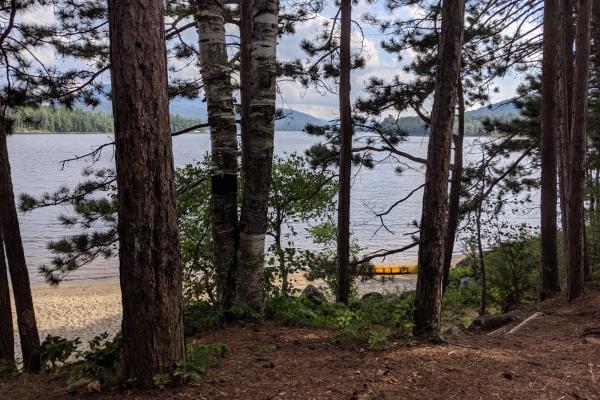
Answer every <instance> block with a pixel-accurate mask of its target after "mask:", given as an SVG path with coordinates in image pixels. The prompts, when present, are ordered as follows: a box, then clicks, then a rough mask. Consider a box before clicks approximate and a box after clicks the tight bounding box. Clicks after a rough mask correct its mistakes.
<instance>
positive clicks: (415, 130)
mask: <svg viewBox="0 0 600 400" xmlns="http://www.w3.org/2000/svg"><path fill="white" fill-rule="evenodd" d="M517 113H518V110H517V108H516V107H515V106H514V104H512V99H511V100H505V101H501V102H499V103H495V104H491V105H489V106H484V107H480V108H477V109H475V110H472V111H467V112H466V113H465V135H466V136H477V135H480V134H481V128H482V122H483V120H484V119H486V118H490V117H493V118H498V119H508V118H511V117H513V116H515V115H516V114H517ZM383 125H384V127H385V128H386V129H390V130H394V129H402V130H403V131H404V132H406V133H407V134H408V135H409V136H424V135H427V134H428V129H427V128H426V127H425V125H424V123H423V120H422V119H421V118H419V117H400V118H398V119H394V118H393V117H392V116H388V117H387V118H386V119H385V120H384V121H383ZM455 129H456V124H455Z"/></svg>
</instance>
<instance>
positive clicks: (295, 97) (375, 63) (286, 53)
mask: <svg viewBox="0 0 600 400" xmlns="http://www.w3.org/2000/svg"><path fill="white" fill-rule="evenodd" d="M367 12H369V13H372V14H376V15H382V16H388V17H390V18H398V17H402V16H407V15H409V14H410V13H413V12H414V11H413V10H411V9H408V8H404V9H401V10H398V11H396V12H395V14H393V15H391V14H390V12H389V11H388V10H386V9H385V8H384V6H383V1H382V0H379V1H377V2H375V3H374V4H368V3H367V2H366V1H364V0H362V1H360V2H359V3H358V5H356V6H355V7H354V8H353V19H355V20H357V21H361V19H362V18H361V17H362V16H363V15H364V14H365V13H367ZM333 15H334V10H333V8H332V7H329V8H327V9H325V10H324V12H323V13H322V14H321V15H319V17H318V18H316V19H314V20H312V21H309V22H307V23H305V24H303V25H301V26H298V27H297V29H296V33H295V34H294V35H288V36H285V37H283V38H281V39H280V41H279V43H278V48H277V52H278V57H279V58H280V59H282V60H291V59H295V58H298V57H300V58H305V57H304V53H303V52H302V51H301V50H300V47H299V44H300V42H301V40H302V39H304V38H311V37H314V35H315V34H316V33H317V32H319V31H320V29H321V26H322V23H323V21H324V20H326V19H328V18H331V17H332V16H333ZM21 18H22V19H23V20H24V21H26V22H37V23H44V22H52V21H53V20H54V17H53V12H52V10H51V9H50V8H47V7H45V8H39V9H37V10H35V11H33V12H28V13H27V14H24V15H22V16H21ZM361 26H362V29H363V32H364V41H363V43H362V45H363V46H364V47H363V50H364V51H365V53H364V54H365V56H366V66H365V68H363V69H358V70H353V71H352V92H351V95H352V98H353V100H356V99H357V98H359V97H361V96H362V97H364V96H365V92H364V87H365V84H366V82H367V81H368V80H369V77H371V76H377V77H379V78H382V79H384V80H391V79H392V78H393V77H394V76H396V75H398V76H400V77H401V79H403V80H410V76H409V75H408V74H407V73H406V72H404V71H403V70H402V66H403V65H404V63H405V62H408V60H410V54H408V55H405V60H404V61H402V63H401V62H399V61H398V60H397V59H396V57H395V55H393V54H389V53H388V52H386V51H385V50H383V49H382V48H381V45H380V42H381V40H382V39H384V38H385V37H386V35H384V34H382V33H381V32H379V31H378V30H377V29H376V28H375V27H372V26H370V25H367V24H362V25H361ZM233 33H235V32H233ZM183 37H184V39H185V40H186V41H187V42H188V43H189V44H191V45H194V44H195V42H196V40H197V39H196V33H195V31H194V30H189V31H187V32H186V33H185V34H184V36H183ZM359 43H360V37H359V36H358V34H357V33H356V32H355V33H353V45H354V46H358V45H359ZM36 56H38V57H39V58H41V59H43V60H46V61H47V62H48V63H49V64H52V63H55V64H56V63H59V65H61V66H62V67H64V68H69V67H72V66H74V65H77V64H78V61H76V60H73V59H63V60H61V59H60V58H58V57H57V55H56V54H54V52H53V51H52V50H51V49H49V48H46V49H41V50H39V53H38V54H36ZM198 74H199V71H198V68H197V67H195V66H191V67H187V68H185V69H183V70H182V71H180V72H178V75H179V76H182V77H188V78H189V77H197V76H198ZM520 78H521V77H520V76H519V75H517V74H514V73H509V74H508V75H507V76H506V77H505V78H503V79H501V80H497V81H496V82H495V83H496V85H497V86H498V88H499V92H498V93H495V92H492V93H490V98H491V101H492V102H498V101H501V100H505V99H509V98H511V97H513V96H514V94H515V90H516V88H517V86H518V85H519V83H520ZM101 80H102V81H103V83H105V84H108V83H110V78H109V76H108V75H104V76H102V77H101ZM277 101H278V105H279V106H280V107H284V108H291V109H294V110H298V111H301V112H305V113H308V114H311V115H314V116H316V117H319V118H324V119H328V120H329V119H335V118H337V115H338V99H337V96H336V95H335V94H333V93H330V92H324V91H323V90H315V89H314V88H304V87H302V86H301V85H300V84H299V83H297V82H292V81H289V80H281V81H280V82H279V83H278V99H277ZM478 106H479V105H475V106H473V107H472V108H477V107H478ZM407 115H410V113H407Z"/></svg>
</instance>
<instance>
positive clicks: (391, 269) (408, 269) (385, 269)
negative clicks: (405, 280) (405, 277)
mask: <svg viewBox="0 0 600 400" xmlns="http://www.w3.org/2000/svg"><path fill="white" fill-rule="evenodd" d="M373 273H374V274H375V275H400V274H416V273H417V266H416V265H400V264H375V266H374V268H373Z"/></svg>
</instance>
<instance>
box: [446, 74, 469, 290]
mask: <svg viewBox="0 0 600 400" xmlns="http://www.w3.org/2000/svg"><path fill="white" fill-rule="evenodd" d="M464 138H465V98H464V92H463V87H462V83H461V81H460V79H459V81H458V132H457V135H456V136H454V168H453V169H452V181H451V182H450V199H449V200H448V231H447V233H446V249H445V253H444V291H446V288H447V287H448V278H449V275H450V265H451V264H452V253H453V251H454V242H455V241H456V230H457V229H458V213H459V211H460V192H461V191H462V173H463V141H464Z"/></svg>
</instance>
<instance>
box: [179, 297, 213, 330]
mask: <svg viewBox="0 0 600 400" xmlns="http://www.w3.org/2000/svg"><path fill="white" fill-rule="evenodd" d="M222 318H223V312H222V311H221V310H220V309H219V308H217V307H216V306H214V305H213V304H211V303H209V302H207V301H195V302H188V303H185V304H184V306H183V330H184V333H185V336H193V335H196V334H198V333H200V332H203V331H205V330H207V329H210V328H214V327H216V326H218V324H219V322H220V321H221V320H222Z"/></svg>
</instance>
